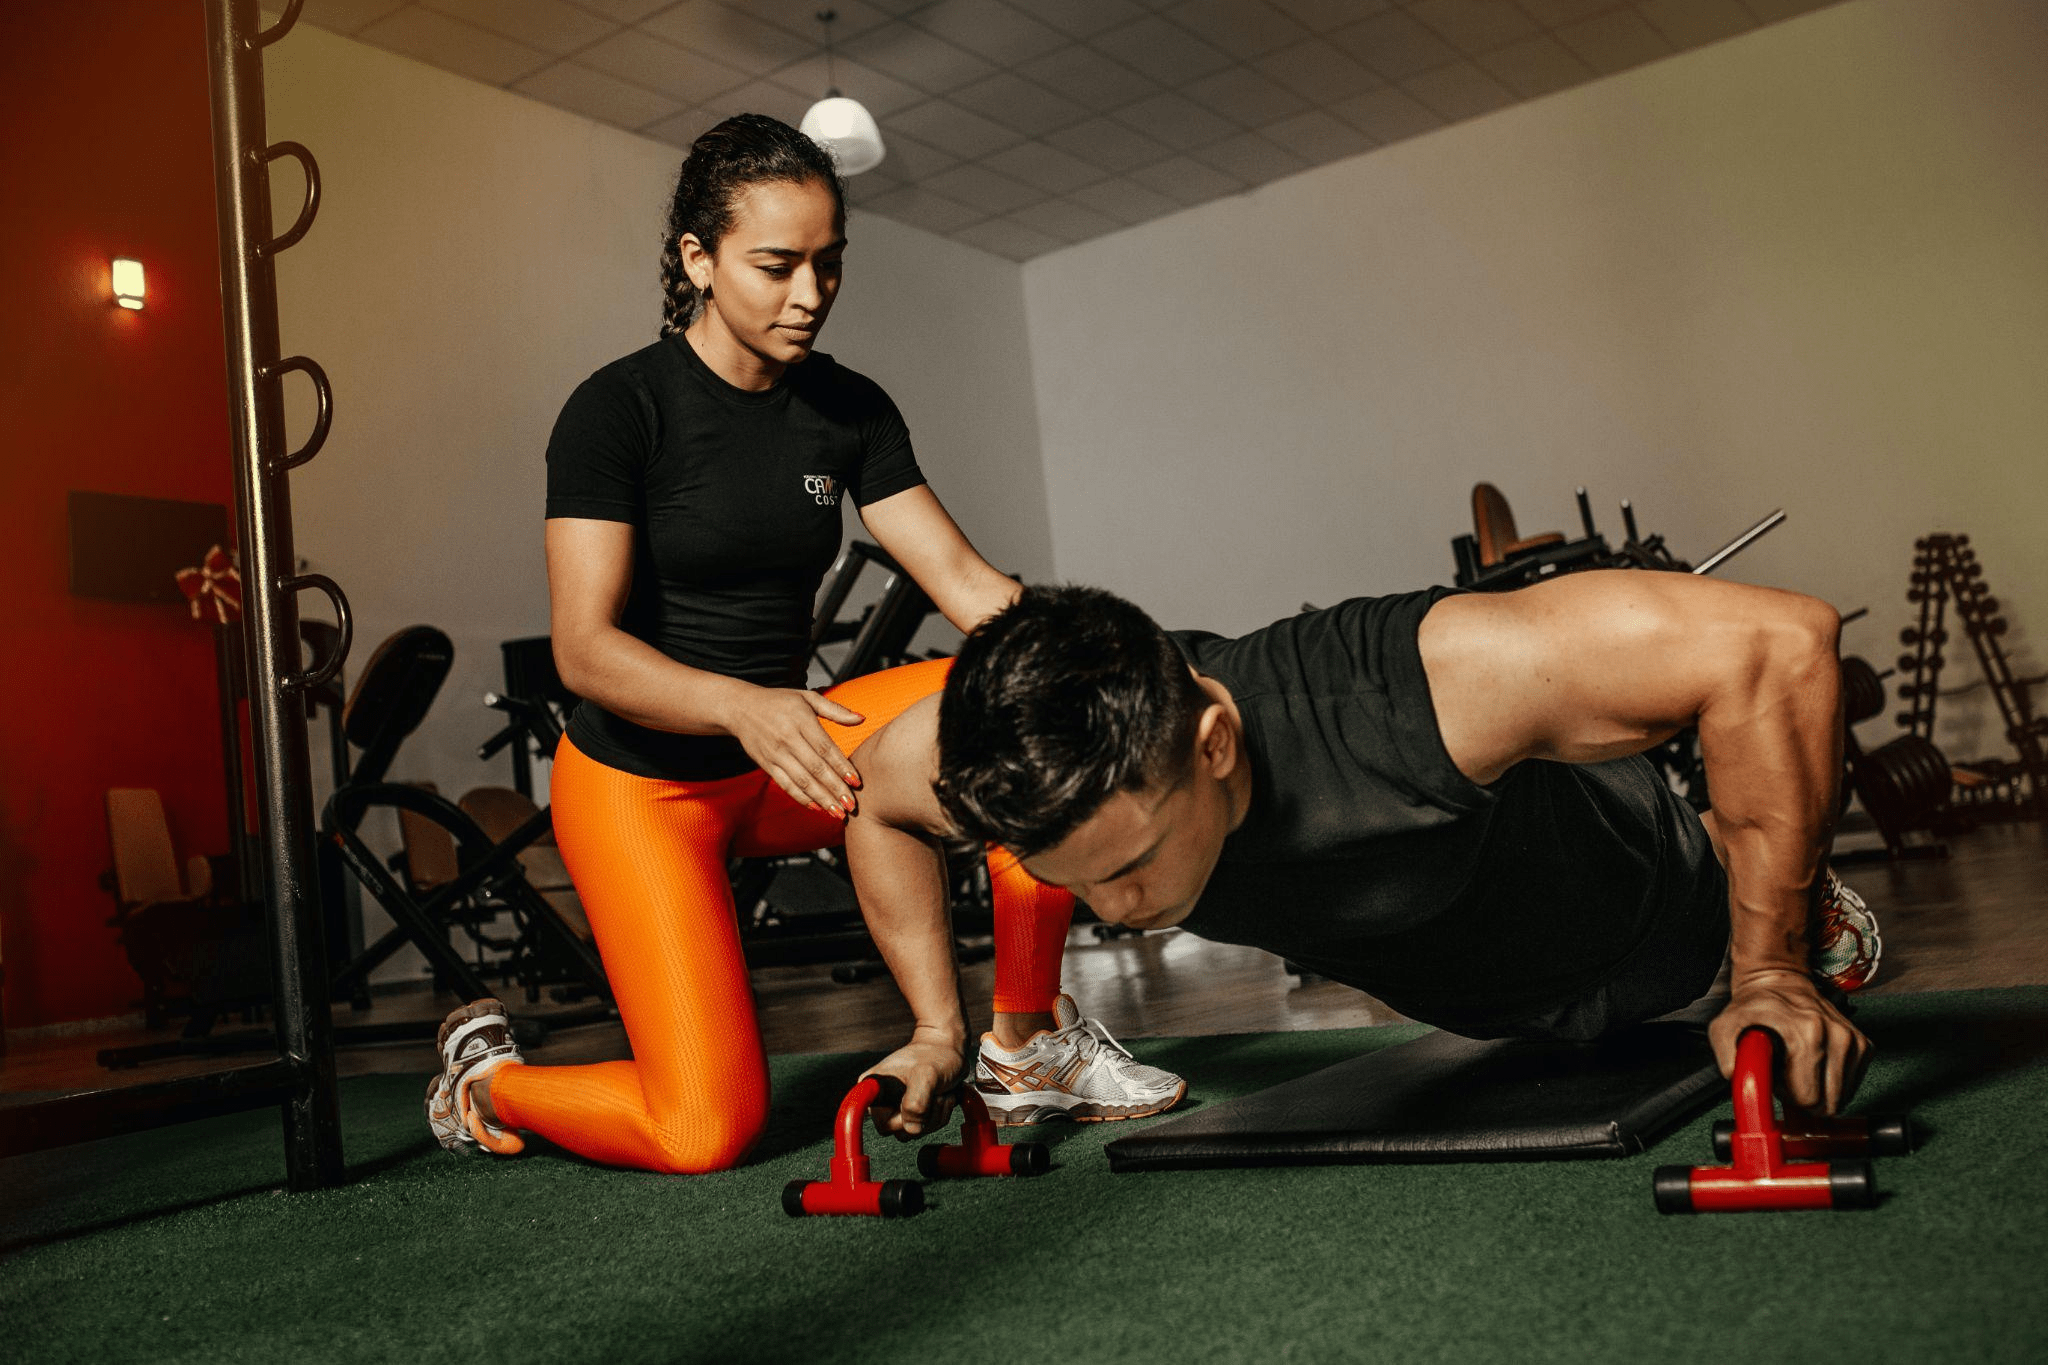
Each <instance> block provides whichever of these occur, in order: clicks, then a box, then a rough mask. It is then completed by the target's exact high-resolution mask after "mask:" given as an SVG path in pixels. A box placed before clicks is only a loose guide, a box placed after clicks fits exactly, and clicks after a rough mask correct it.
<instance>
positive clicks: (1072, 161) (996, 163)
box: [981, 142, 1103, 194]
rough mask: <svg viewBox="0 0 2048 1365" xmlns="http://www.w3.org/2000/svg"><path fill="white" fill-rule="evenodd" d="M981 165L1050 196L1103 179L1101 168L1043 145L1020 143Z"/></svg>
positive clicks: (990, 157) (984, 158)
mask: <svg viewBox="0 0 2048 1365" xmlns="http://www.w3.org/2000/svg"><path fill="white" fill-rule="evenodd" d="M981 164H982V165H984V166H987V167H988V168H989V169H991V170H994V171H1000V172H1001V173H1002V174H1004V175H1007V176H1010V177H1012V178H1013V179H1017V180H1021V181H1023V182H1024V183H1025V184H1027V185H1032V186H1035V187H1036V188H1038V189H1041V190H1044V191H1045V192H1046V193H1047V194H1066V193H1068V192H1069V191H1072V190H1077V189H1079V188H1081V186H1083V185H1091V184H1093V183H1095V182H1096V181H1098V180H1100V179H1102V177H1103V171H1102V168H1101V167H1100V166H1097V165H1096V164H1094V163H1093V162H1090V161H1084V160H1082V159H1081V158H1080V157H1078V156H1074V155H1072V154H1070V153H1068V152H1064V151H1061V150H1060V149H1059V148H1057V147H1049V146H1047V145H1046V144H1045V143H1043V142H1020V143H1018V144H1017V145H1016V146H1015V147H1011V148H1009V149H1008V150H1007V151H1001V152H997V153H996V154H995V155H994V156H988V157H983V158H982V161H981Z"/></svg>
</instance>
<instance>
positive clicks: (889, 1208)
mask: <svg viewBox="0 0 2048 1365" xmlns="http://www.w3.org/2000/svg"><path fill="white" fill-rule="evenodd" d="M923 1210H924V1186H922V1185H920V1184H918V1183H917V1182H916V1181H915V1180H884V1181H883V1182H882V1217H884V1218H908V1217H910V1216H911V1215H912V1214H915V1213H921V1212H923Z"/></svg>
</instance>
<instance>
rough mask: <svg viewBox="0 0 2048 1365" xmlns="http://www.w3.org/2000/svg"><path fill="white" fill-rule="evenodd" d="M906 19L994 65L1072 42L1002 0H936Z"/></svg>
mask: <svg viewBox="0 0 2048 1365" xmlns="http://www.w3.org/2000/svg"><path fill="white" fill-rule="evenodd" d="M910 22H911V23H913V24H916V25H917V26H918V27H919V28H921V29H923V30H925V31H926V32H927V33H934V34H937V35H938V36H939V37H941V38H944V39H945V40H946V41H947V42H949V43H951V44H953V46H955V47H960V48H965V49H966V50H967V51H969V52H972V53H974V54H975V55H976V56H978V57H986V58H988V59H989V60H990V61H992V62H994V63H996V64H997V65H998V66H1015V65H1016V64H1017V63H1018V62H1024V61H1029V60H1030V59H1031V58H1033V57H1042V56H1044V55H1045V54H1046V53H1048V52H1050V51H1052V50H1053V49H1054V48H1056V47H1065V46H1066V45H1067V43H1068V42H1070V41H1072V40H1071V39H1070V38H1069V36H1068V35H1067V34H1064V33H1061V32H1060V31H1059V30H1058V29H1053V28H1047V27H1046V26H1045V25H1044V24H1041V23H1039V22H1038V21H1037V20H1036V19H1033V18H1031V17H1030V16H1029V15H1027V14H1025V13H1023V12H1022V11H1021V10H1018V9H1016V8H1015V7H1013V6H1010V5H1006V4H1004V3H1003V0H937V2H936V3H935V4H931V5H927V6H926V7H925V8H923V9H920V10H915V11H912V13H911V14H910Z"/></svg>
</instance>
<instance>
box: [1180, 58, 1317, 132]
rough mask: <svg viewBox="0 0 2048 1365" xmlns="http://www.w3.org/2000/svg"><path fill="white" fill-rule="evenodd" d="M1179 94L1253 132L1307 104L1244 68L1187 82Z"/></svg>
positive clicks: (1296, 111)
mask: <svg viewBox="0 0 2048 1365" xmlns="http://www.w3.org/2000/svg"><path fill="white" fill-rule="evenodd" d="M1182 93H1183V94H1185V95H1186V96H1187V97H1188V98H1189V99H1191V100H1193V101H1194V102H1195V103H1196V104H1199V105H1201V106H1202V107H1203V108H1204V109H1209V110H1212V111H1214V112H1215V113H1218V114H1221V115H1223V117H1225V118H1227V119H1229V120H1231V121H1232V122H1233V123H1237V124H1241V125H1242V126H1244V127H1246V128H1256V127H1258V126H1259V125H1260V124H1262V123H1271V122H1273V120H1275V119H1281V118H1286V117H1287V116H1288V115H1289V114H1298V113H1300V112H1301V111H1302V110H1304V109H1306V108H1308V107H1309V106H1308V101H1307V100H1305V99H1303V98H1302V97H1301V96H1299V95H1297V94H1295V93H1294V92H1293V91H1292V90H1289V89H1288V88H1287V87H1286V86H1284V85H1281V84H1280V83H1279V82H1278V81H1275V80H1274V79H1273V78H1272V77H1270V76H1266V75H1262V74H1261V73H1259V72H1257V71H1254V70H1252V69H1251V68H1250V67H1248V66H1231V67H1225V68H1224V69H1223V70H1221V71H1219V72H1217V73H1216V74H1215V75H1213V76H1204V77H1202V79H1200V80H1198V81H1192V82H1190V83H1189V84H1188V85H1186V86H1184V87H1183V88H1182Z"/></svg>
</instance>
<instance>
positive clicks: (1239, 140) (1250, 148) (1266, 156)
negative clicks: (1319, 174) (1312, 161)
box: [1193, 133, 1308, 185]
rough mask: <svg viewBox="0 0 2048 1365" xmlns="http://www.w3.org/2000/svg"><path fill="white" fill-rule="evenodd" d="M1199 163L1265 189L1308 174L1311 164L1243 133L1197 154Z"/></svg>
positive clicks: (1283, 148)
mask: <svg viewBox="0 0 2048 1365" xmlns="http://www.w3.org/2000/svg"><path fill="white" fill-rule="evenodd" d="M1193 156H1194V158H1195V160H1197V161H1199V162H1201V163H1202V164H1203V165H1205V166H1214V167H1215V168H1216V169H1217V170H1219V171H1222V172H1223V173H1225V174H1226V175H1229V176H1231V177H1233V178H1235V179H1238V180H1242V181H1243V182H1244V183H1245V184H1247V185H1263V184H1265V183H1266V182H1267V181H1269V180H1278V179H1279V178H1280V177H1281V176H1283V175H1293V174H1294V173H1295V172H1296V171H1300V170H1306V169H1307V168H1308V163H1307V162H1306V161H1303V160H1302V159H1301V158H1300V157H1298V156H1296V155H1295V154H1294V153H1293V152H1290V151H1288V150H1287V149H1286V148H1285V147H1282V146H1281V145H1280V144H1279V143H1277V142H1273V141H1271V140H1269V139H1267V138H1264V137H1261V136H1260V135H1259V134H1257V133H1239V134H1238V135H1237V136H1236V137H1228V138H1225V139H1224V140H1223V141H1221V142H1217V143H1213V144H1211V145H1210V146H1207V147H1204V148H1202V149H1201V150H1200V151H1198V152H1195V153H1193Z"/></svg>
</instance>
